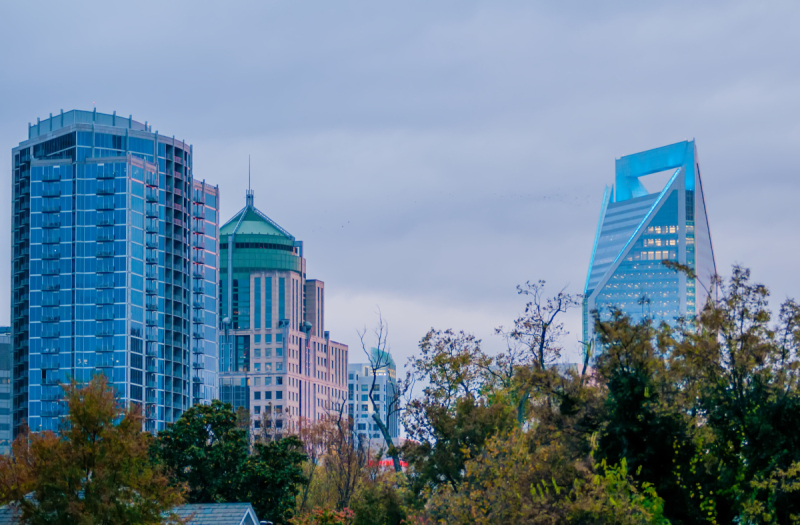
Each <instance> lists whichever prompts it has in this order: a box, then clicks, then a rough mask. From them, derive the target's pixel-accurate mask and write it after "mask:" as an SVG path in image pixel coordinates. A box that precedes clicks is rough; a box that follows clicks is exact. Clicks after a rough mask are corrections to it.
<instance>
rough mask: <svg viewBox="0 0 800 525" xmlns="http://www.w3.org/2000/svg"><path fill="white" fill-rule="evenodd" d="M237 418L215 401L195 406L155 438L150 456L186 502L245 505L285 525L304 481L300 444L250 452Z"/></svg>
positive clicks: (286, 442) (292, 441)
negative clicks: (179, 486)
mask: <svg viewBox="0 0 800 525" xmlns="http://www.w3.org/2000/svg"><path fill="white" fill-rule="evenodd" d="M239 419H240V418H238V417H237V414H236V413H235V412H233V410H232V409H231V405H229V404H227V403H222V402H221V401H219V400H214V401H213V402H212V403H211V405H195V406H194V407H192V408H190V409H189V410H187V411H186V412H184V414H183V415H182V416H181V417H180V419H178V421H176V422H175V424H173V425H172V426H171V427H169V428H168V429H166V430H164V431H163V432H161V433H159V435H158V439H157V442H156V443H155V446H154V447H153V454H154V455H155V457H156V458H158V460H159V461H161V462H162V463H163V464H165V465H166V466H167V467H168V468H169V469H170V473H171V475H172V481H173V483H175V484H185V485H187V486H188V487H189V492H188V496H187V499H188V500H189V501H190V502H192V503H223V502H249V503H252V504H253V508H254V509H255V510H256V513H257V514H258V515H259V516H266V515H268V516H270V519H271V520H272V521H274V522H276V523H285V522H286V520H287V519H289V517H291V515H292V514H293V510H294V505H295V497H296V495H297V492H298V490H299V487H300V485H301V484H302V483H304V482H305V477H304V476H303V473H302V467H301V464H302V462H303V461H305V458H306V456H305V454H303V452H302V442H301V441H300V440H299V439H298V438H296V437H293V436H290V437H287V438H283V439H279V440H277V441H270V442H267V443H256V444H255V445H254V447H253V451H252V453H251V452H250V444H249V441H248V439H247V433H246V431H245V430H243V429H241V428H239V427H238V425H237V421H238V420H239Z"/></svg>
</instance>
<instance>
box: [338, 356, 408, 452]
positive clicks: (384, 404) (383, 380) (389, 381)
mask: <svg viewBox="0 0 800 525" xmlns="http://www.w3.org/2000/svg"><path fill="white" fill-rule="evenodd" d="M372 363H380V364H384V366H381V367H379V368H377V369H376V370H375V372H376V373H375V388H374V390H373V392H372V399H373V400H374V401H375V405H376V406H377V408H378V410H379V416H380V418H381V421H383V422H384V424H387V423H388V424H387V427H388V429H389V435H390V436H391V437H392V441H394V444H395V446H397V445H398V441H397V440H398V438H399V437H400V425H399V417H398V411H397V409H396V408H397V407H396V400H397V396H398V395H399V392H398V388H397V369H396V366H395V363H394V359H392V356H391V355H390V354H388V353H386V352H382V351H380V350H378V349H377V348H373V349H372ZM372 381H373V367H372V364H371V363H370V362H364V363H355V364H351V365H349V366H348V369H347V388H348V393H347V399H348V405H347V410H348V413H349V415H350V417H351V418H353V424H354V430H355V431H356V433H357V434H358V436H359V438H360V439H361V442H362V443H364V444H368V445H369V446H372V447H380V446H386V443H385V440H384V438H383V435H382V434H381V431H380V428H379V427H378V424H377V423H376V422H375V420H374V419H373V417H372V414H373V413H375V407H373V405H372V402H371V401H370V398H369V393H370V388H371V387H372Z"/></svg>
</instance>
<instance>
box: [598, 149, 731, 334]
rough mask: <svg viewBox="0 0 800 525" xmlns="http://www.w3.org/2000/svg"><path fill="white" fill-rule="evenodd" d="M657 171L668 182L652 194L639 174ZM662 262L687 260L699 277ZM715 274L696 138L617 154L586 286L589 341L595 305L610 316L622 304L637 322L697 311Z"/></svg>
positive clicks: (685, 261)
mask: <svg viewBox="0 0 800 525" xmlns="http://www.w3.org/2000/svg"><path fill="white" fill-rule="evenodd" d="M655 174H661V177H662V178H667V183H666V184H665V185H664V187H663V189H662V188H657V191H654V192H651V191H648V190H647V189H646V188H645V186H644V184H643V183H642V180H641V179H645V177H647V176H650V175H655ZM645 181H646V179H645ZM663 261H674V262H678V263H681V264H684V265H687V266H689V267H690V268H692V269H693V270H694V271H695V272H696V274H697V279H689V278H687V276H686V275H684V274H683V273H678V272H676V271H674V270H671V269H668V268H667V267H666V266H664V264H663ZM715 274H716V264H715V262H714V250H713V247H712V243H711V234H710V231H709V227H708V217H707V215H706V209H705V199H704V195H703V185H702V180H701V178H700V164H699V161H698V158H697V148H696V146H695V143H694V141H684V142H679V143H677V144H672V145H670V146H664V147H661V148H656V149H653V150H648V151H644V152H641V153H636V154H634V155H628V156H626V157H622V158H620V159H617V161H616V180H615V187H612V188H606V192H605V195H604V196H603V204H602V208H601V212H600V221H599V224H598V227H597V235H596V237H595V243H594V248H593V251H592V258H591V262H590V265H589V272H588V276H587V280H586V288H585V291H584V299H583V332H584V333H583V336H584V341H587V342H588V341H592V340H593V338H594V334H593V323H592V311H594V310H598V311H599V312H600V314H601V315H604V314H606V315H607V314H608V313H609V312H610V311H611V310H612V309H613V308H619V309H621V310H622V311H623V312H624V313H626V314H627V315H629V316H630V317H631V318H632V319H633V320H634V321H638V320H640V319H642V318H644V317H651V318H653V319H654V320H655V321H656V322H659V321H666V322H673V321H674V320H675V319H676V318H678V317H682V316H689V317H691V316H694V315H695V314H696V313H697V311H698V309H700V308H702V307H703V305H704V304H705V301H706V300H707V290H708V289H710V283H711V280H712V277H713V276H714V275H715Z"/></svg>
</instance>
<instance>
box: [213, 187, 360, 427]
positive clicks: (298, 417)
mask: <svg viewBox="0 0 800 525" xmlns="http://www.w3.org/2000/svg"><path fill="white" fill-rule="evenodd" d="M246 202H247V204H246V206H245V208H244V209H242V210H241V211H240V212H239V213H237V214H236V215H234V217H233V218H232V219H230V220H229V221H228V222H227V223H225V225H224V226H223V227H222V228H221V229H220V281H219V292H220V295H219V305H220V311H219V319H220V399H221V400H222V401H224V402H226V403H231V404H232V405H233V407H234V409H238V408H240V407H241V408H245V409H247V410H249V411H250V415H251V431H252V432H253V433H254V434H262V433H263V434H267V435H273V436H274V435H280V434H281V433H283V432H284V431H287V430H289V429H297V428H298V426H300V425H302V424H303V423H304V422H305V421H316V420H319V419H321V418H324V417H326V416H327V415H328V414H329V413H331V412H337V411H342V410H344V399H345V392H346V388H347V377H346V374H347V346H346V345H343V344H341V343H337V342H335V341H332V340H331V339H330V334H329V333H328V332H326V331H325V324H324V323H325V286H324V284H323V283H322V281H318V280H311V279H308V280H307V279H306V261H305V259H304V258H303V244H302V242H300V241H297V240H296V239H295V238H294V237H293V236H292V235H291V234H289V233H288V232H287V231H286V230H284V229H283V228H281V227H280V226H278V225H277V224H276V223H275V222H273V221H272V220H271V219H269V218H268V217H267V216H266V215H264V214H263V213H261V212H260V211H258V210H257V209H256V208H255V206H254V205H253V194H252V192H250V191H248V193H247V199H246Z"/></svg>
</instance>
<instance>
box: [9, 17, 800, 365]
mask: <svg viewBox="0 0 800 525" xmlns="http://www.w3.org/2000/svg"><path fill="white" fill-rule="evenodd" d="M0 9H2V15H3V18H4V19H6V20H36V22H37V27H38V28H39V30H38V31H37V34H39V35H40V36H39V37H38V38H30V35H29V34H28V32H27V31H26V30H25V29H24V28H23V25H22V24H9V26H8V27H7V28H6V30H5V31H4V32H3V34H2V35H0V43H2V46H0V49H2V52H0V69H1V70H3V71H8V72H10V74H8V75H4V76H3V78H4V82H3V83H2V85H0V94H2V96H3V98H4V100H7V101H9V103H6V104H2V105H0V140H2V142H3V143H4V144H6V145H7V147H9V146H8V145H13V144H16V143H18V142H19V140H20V138H21V136H20V135H21V134H22V133H24V129H25V125H26V123H27V122H32V123H35V121H36V118H37V117H40V118H42V119H45V118H47V117H48V115H49V113H51V112H52V113H53V114H54V115H57V114H58V113H59V110H60V109H62V108H63V109H64V110H65V111H66V110H68V109H70V108H73V107H74V108H79V109H91V108H92V104H93V103H96V107H97V110H98V111H101V112H104V113H112V112H113V111H117V114H118V115H124V116H125V117H127V116H128V115H130V114H133V116H134V119H137V120H141V121H144V120H145V119H148V120H149V121H150V125H152V126H153V130H154V131H155V130H160V131H161V132H163V133H169V134H170V135H172V134H175V135H176V139H179V140H181V139H185V140H186V141H188V142H190V143H192V144H194V147H195V151H196V158H195V166H202V173H201V172H199V171H198V172H197V173H196V175H197V176H198V177H200V178H204V179H206V180H207V181H208V182H209V183H211V184H214V185H216V184H219V185H220V186H221V187H222V186H226V187H227V186H230V188H231V189H230V190H229V191H228V193H225V191H224V189H223V190H222V191H223V198H222V210H221V215H222V216H223V217H230V216H231V215H232V214H233V213H235V212H236V211H237V210H238V209H240V208H241V207H242V206H243V205H244V204H245V201H244V194H243V191H237V189H239V190H243V188H246V187H247V181H246V178H247V156H248V154H251V155H252V165H253V170H252V173H253V184H252V187H253V189H254V190H255V192H256V195H258V196H259V207H260V208H261V209H263V211H264V212H265V213H267V214H268V215H270V216H275V217H281V221H282V222H285V223H286V224H292V231H293V232H294V233H295V234H296V235H298V236H299V237H300V238H302V239H304V240H305V241H306V243H307V249H306V255H307V257H308V259H309V261H311V262H310V265H311V267H310V268H309V271H310V272H312V273H313V274H314V275H321V276H324V278H325V280H326V282H328V283H335V287H332V289H331V295H330V296H329V305H328V308H329V314H328V318H327V325H328V326H329V327H330V329H331V330H332V331H333V332H334V333H336V334H338V335H337V337H340V340H341V341H342V342H343V343H347V344H349V345H350V347H351V348H358V346H357V345H358V338H357V334H356V329H362V328H363V327H364V326H365V325H366V326H370V325H371V324H372V323H371V319H373V318H374V312H375V309H376V307H377V306H379V307H380V308H381V310H382V312H383V314H384V316H385V318H386V320H387V321H388V322H389V324H390V338H391V344H392V349H393V353H394V354H395V358H396V360H397V363H398V366H399V367H400V368H402V366H403V364H404V363H405V362H406V359H407V358H408V356H409V355H410V354H412V353H413V352H415V351H416V350H417V344H418V342H419V340H420V338H421V337H422V336H423V335H424V333H425V332H426V330H428V329H429V328H430V327H432V326H434V327H437V328H447V327H452V328H454V329H464V330H467V331H471V332H475V333H476V334H477V335H478V336H479V337H482V338H483V339H484V341H485V345H486V346H487V347H488V348H489V349H492V350H497V349H501V348H502V341H500V340H498V339H497V338H495V337H494V336H493V335H492V331H493V328H494V327H496V326H497V325H500V324H506V325H507V324H509V323H510V322H511V320H512V319H514V318H515V317H516V315H517V314H518V313H519V312H520V311H521V310H522V308H523V299H522V298H520V297H518V296H516V295H515V289H514V287H515V285H517V284H521V283H524V282H525V281H526V280H534V281H535V280H537V279H539V278H543V279H546V280H547V281H548V286H550V287H552V289H553V290H560V289H561V288H562V287H563V286H565V285H566V286H568V290H569V291H572V292H581V291H582V288H583V284H584V282H585V276H586V270H587V267H588V264H589V256H590V254H589V252H588V249H587V246H590V245H591V243H592V241H593V238H594V234H595V225H596V222H597V214H598V199H599V196H600V195H602V192H603V187H604V186H605V185H606V184H607V183H608V181H609V180H611V179H612V177H613V170H614V164H613V159H615V158H618V157H622V156H624V155H627V154H631V153H633V152H636V151H644V150H647V149H650V148H653V147H657V146H660V145H663V144H670V143H674V142H676V141H680V140H683V139H685V138H688V139H691V138H693V137H695V138H697V140H698V143H699V144H700V145H701V148H702V157H703V158H702V161H703V167H704V169H705V172H704V174H708V175H707V176H706V177H705V178H704V184H705V189H706V193H707V196H708V202H707V205H708V208H709V215H710V217H711V218H712V223H713V224H712V226H713V227H714V242H715V245H714V248H715V254H716V258H717V266H718V269H719V271H720V272H721V273H722V274H729V273H730V266H731V264H733V263H741V264H743V265H745V266H748V267H750V268H752V270H753V276H754V278H756V279H759V280H765V281H766V280H767V278H768V277H770V278H771V277H775V280H774V282H775V284H773V285H772V287H773V292H774V297H778V298H780V297H785V296H798V295H800V293H799V292H800V277H798V276H797V275H796V274H795V272H794V271H793V269H792V268H791V265H789V264H787V262H788V261H792V260H793V259H794V248H793V246H792V243H786V242H783V241H782V239H786V238H789V239H791V238H792V235H793V230H792V228H791V225H792V224H794V223H796V222H797V221H798V220H800V211H798V210H797V208H796V207H795V206H794V205H793V199H792V196H793V195H794V194H795V193H796V192H797V191H800V190H799V189H798V184H800V182H798V179H797V178H796V177H795V175H794V174H795V172H796V171H797V169H798V162H797V160H796V158H795V157H796V155H795V153H794V151H795V149H796V142H797V139H796V137H797V125H796V122H797V118H796V115H797V114H798V112H799V111H800V108H798V102H797V100H796V97H795V96H794V93H796V92H797V88H798V86H800V82H799V81H798V78H797V75H795V74H794V73H793V71H794V69H793V68H791V67H787V65H789V66H790V65H791V64H794V63H796V61H797V58H796V57H795V55H794V53H793V52H792V50H793V49H796V48H797V46H798V44H800V42H798V40H799V39H800V37H798V36H797V35H795V32H794V31H791V30H788V28H791V27H793V25H795V22H796V21H797V20H798V19H800V11H799V10H798V9H800V8H798V7H797V6H796V5H793V4H791V3H786V2H776V3H773V4H771V5H770V6H756V5H751V4H748V3H744V2H731V3H726V4H724V5H721V4H718V5H715V6H702V5H696V4H693V3H690V2H677V3H674V4H670V5H669V6H664V5H661V6H656V5H641V4H634V3H625V2H621V3H619V4H615V5H614V6H606V7H605V8H604V9H599V8H598V7H597V6H584V7H583V8H581V9H578V8H576V7H574V6H560V5H559V6H553V5H545V4H530V3H522V2H508V3H505V4H503V5H490V6H489V5H481V4H479V3H471V2H461V3H459V4H458V5H455V4H444V5H439V6H431V5H424V4H414V5H405V6H397V5H396V6H377V5H376V6H370V7H369V8H364V7H363V6H361V7H360V8H358V9H356V8H355V5H353V4H347V3H345V4H343V5H341V4H340V5H339V6H336V7H333V6H317V8H316V9H314V10H310V9H304V8H302V7H301V6H290V5H277V4H263V5H261V4H258V3H246V2H245V3H241V4H237V5H235V6H230V7H228V8H226V9H221V8H220V9H217V8H212V7H209V6H197V5H190V4H180V3H178V4H173V5H170V6H160V5H157V4H151V5H150V6H149V7H147V5H145V6H144V7H135V6H127V5H124V6H116V7H113V8H112V7H111V6H107V5H104V4H101V3H97V4H91V3H90V4H82V5H81V6H77V7H74V8H70V7H67V6H64V5H59V4H55V3H54V4H49V5H48V6H47V7H46V8H43V9H34V7H33V6H30V5H27V4H16V3H11V4H6V5H4V6H3V7H2V8H0ZM156 9H158V10H161V11H160V12H162V13H163V15H164V16H163V17H157V19H153V17H152V16H150V13H151V12H152V11H153V10H156ZM187 12H190V13H191V17H190V18H186V17H185V14H186V13H187ZM110 18H116V19H119V20H125V21H126V22H125V23H122V24H108V23H107V20H109V19H110ZM174 21H178V22H177V23H173V22H174ZM83 25H87V26H91V27H94V28H98V29H97V31H86V32H76V34H72V35H71V36H70V38H68V39H64V38H61V37H59V36H58V35H61V34H63V31H64V27H82V26H83ZM112 27H113V32H111V31H112ZM781 28H787V30H781ZM98 32H99V33H98ZM108 32H111V33H108ZM99 34H102V35H103V38H105V37H106V36H108V35H109V34H113V41H114V44H113V45H109V46H102V45H97V39H98V37H99ZM214 35H217V36H219V35H225V37H224V38H221V37H220V38H216V37H214ZM109 38H110V36H109ZM23 41H24V42H26V46H28V51H27V52H26V53H25V54H23V53H18V52H15V51H13V50H14V49H15V48H16V46H18V45H19V42H23ZM56 48H58V49H59V50H60V52H61V53H62V55H63V56H71V57H87V58H85V59H84V58H81V59H80V60H86V61H88V62H90V63H96V64H104V66H103V74H102V75H94V74H87V73H86V72H84V71H83V70H82V68H77V67H75V66H74V64H70V61H69V60H64V61H55V62H52V63H51V62H48V64H49V65H48V67H47V68H45V67H41V64H42V63H43V62H42V60H43V59H41V60H37V61H32V60H30V59H29V58H26V56H35V57H46V56H50V54H51V53H52V52H53V50H54V49H56ZM167 50H169V53H173V54H169V53H167ZM122 56H124V57H125V59H124V60H121V59H120V57H122ZM131 71H137V72H142V74H141V75H136V74H135V75H131ZM672 71H675V72H680V74H681V75H682V76H683V77H685V78H691V79H692V81H691V82H688V81H687V82H678V83H674V82H669V81H668V80H667V78H666V76H665V72H672ZM176 76H177V77H179V78H184V77H187V78H189V77H190V78H192V79H194V80H196V81H194V82H193V83H192V86H191V89H190V88H189V87H187V86H186V85H185V83H184V82H182V81H172V80H170V81H165V80H164V79H173V78H176ZM122 78H125V79H126V80H125V81H120V79H122ZM153 79H156V80H153ZM8 154H9V152H8V150H6V155H8ZM0 167H2V169H3V170H4V171H3V173H4V176H5V177H6V180H10V177H11V174H10V171H9V169H10V167H11V161H10V159H7V160H6V162H4V163H0ZM756 181H757V182H756ZM297 187H302V188H304V201H303V205H302V208H301V207H299V206H298V205H297V203H295V202H291V201H290V200H286V199H282V198H281V195H287V194H291V192H292V191H293V190H294V189H295V188H297ZM7 199H8V200H7V205H9V206H10V197H7ZM744 210H747V213H744V212H743V211H744ZM9 221H10V217H9V216H5V217H0V232H3V233H2V234H3V235H8V232H10V229H11V225H10V222H9ZM0 242H4V243H5V244H6V245H7V246H8V245H9V244H10V242H11V241H10V239H9V238H8V237H5V238H3V237H0ZM476 243H480V246H481V249H476V248H475V246H476ZM326 253H331V254H335V255H334V256H331V257H325V256H323V255H324V254H326ZM365 260H371V261H374V262H375V263H374V264H369V265H364V264H362V261H365ZM0 273H3V274H5V275H8V276H10V275H11V269H10V262H8V261H1V262H0ZM9 283H10V279H7V280H6V281H4V282H3V283H0V292H1V293H5V294H8V293H10V287H9ZM3 287H6V288H3ZM573 314H574V315H571V316H570V317H568V319H567V325H568V328H569V330H570V332H571V333H570V335H569V336H568V337H567V338H566V340H565V342H564V343H565V347H567V350H569V349H570V348H571V349H572V356H573V357H572V359H573V360H574V359H575V357H576V356H577V351H576V349H577V348H578V339H579V338H580V337H581V316H580V313H578V312H573ZM3 318H4V319H6V320H7V321H6V322H8V320H9V319H10V312H9V310H8V307H7V306H2V308H0V320H1V319H3ZM358 352H360V350H359V351H358Z"/></svg>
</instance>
